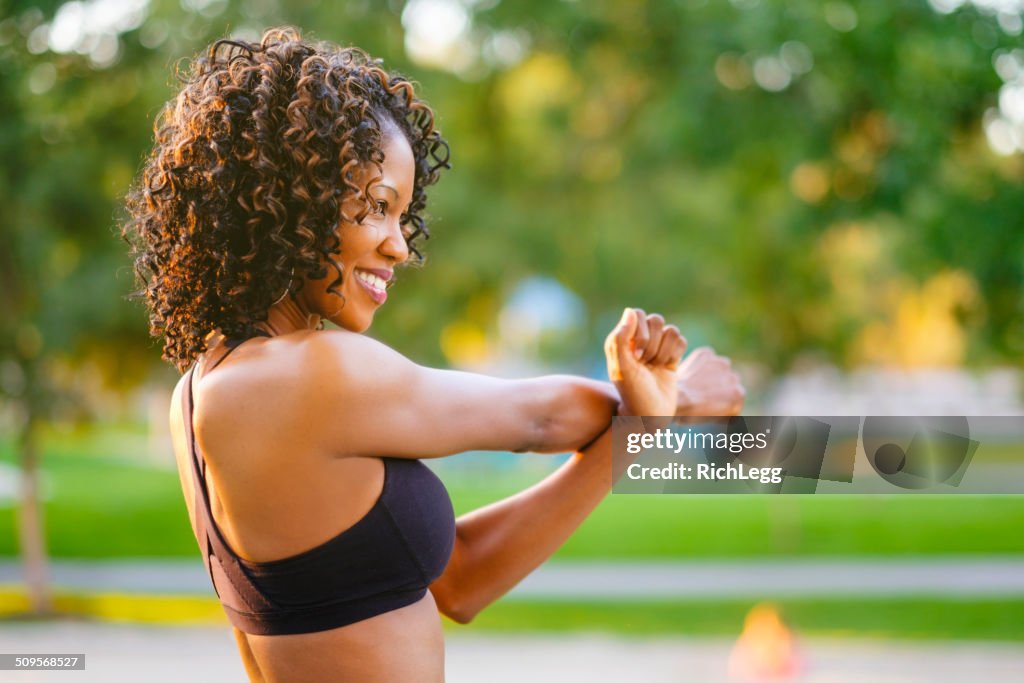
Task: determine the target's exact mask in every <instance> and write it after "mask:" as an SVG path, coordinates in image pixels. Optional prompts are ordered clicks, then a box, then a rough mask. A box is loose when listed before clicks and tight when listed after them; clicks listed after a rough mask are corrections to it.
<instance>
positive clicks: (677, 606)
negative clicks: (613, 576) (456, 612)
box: [453, 598, 1024, 641]
mask: <svg viewBox="0 0 1024 683" xmlns="http://www.w3.org/2000/svg"><path fill="white" fill-rule="evenodd" d="M772 604H774V605H775V606H776V607H778V608H779V610H780V612H781V613H782V616H783V618H784V619H785V620H786V622H787V623H788V624H789V625H790V626H791V627H793V628H794V629H795V630H796V632H797V633H798V634H801V635H815V636H838V637H850V636H854V637H876V638H884V639H892V638H904V639H955V640H1008V641H1022V640H1024V619H1021V614H1024V599H1014V600H1006V599H1000V600H982V601H978V600H970V601H955V600H907V599H890V598H885V599H868V600H864V599H803V600H780V601H774V602H773V603H772ZM753 605H754V603H753V602H751V601H749V600H714V601H699V602H692V601H659V602H656V603H655V602H636V601H632V602H625V601H623V602H609V603H604V602H601V603H593V602H591V603H579V602H571V603H554V602H518V601H499V602H497V603H495V604H494V605H492V606H490V607H488V608H487V609H486V610H484V611H483V612H481V613H480V615H479V616H477V618H476V619H475V620H474V621H473V622H472V623H471V624H470V626H469V627H459V628H470V629H473V630H483V631H505V632H507V631H532V632H538V631H539V632H545V631H548V632H583V631H598V632H608V633H615V634H625V635H637V636H649V635H667V634H678V635H700V636H715V635H721V636H736V635H738V634H739V632H740V630H741V628H742V625H743V619H744V616H745V615H746V614H747V612H748V611H749V610H750V608H751V607H753ZM453 628H454V627H453Z"/></svg>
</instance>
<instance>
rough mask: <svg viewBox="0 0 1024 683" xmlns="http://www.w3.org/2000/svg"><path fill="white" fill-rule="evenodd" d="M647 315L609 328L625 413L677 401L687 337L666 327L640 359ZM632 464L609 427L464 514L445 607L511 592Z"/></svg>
mask: <svg viewBox="0 0 1024 683" xmlns="http://www.w3.org/2000/svg"><path fill="white" fill-rule="evenodd" d="M642 321H643V316H642V314H639V313H638V312H636V311H631V310H630V309H627V310H626V312H625V313H624V315H623V319H622V320H621V321H620V323H619V325H618V326H617V327H616V328H615V330H613V331H612V333H611V334H609V335H608V339H607V340H606V342H605V354H606V356H607V358H608V370H609V375H610V376H611V377H612V380H613V381H614V382H615V385H616V388H618V389H619V393H620V394H621V396H622V398H623V402H622V412H624V413H625V414H630V415H665V414H666V413H667V412H671V410H672V407H673V406H674V405H675V401H676V400H677V399H676V394H677V392H678V389H677V388H676V385H675V378H674V373H675V370H676V366H677V365H678V363H679V360H680V358H681V357H682V355H683V351H684V350H685V343H684V342H683V340H682V338H681V337H680V336H679V331H678V330H677V329H675V328H674V327H671V326H669V327H666V328H665V329H664V330H660V329H659V330H658V331H657V334H656V335H652V339H651V342H652V343H654V344H656V346H657V348H658V350H657V352H656V353H654V354H647V355H641V356H639V358H638V357H637V356H636V355H635V354H634V350H635V346H636V344H635V335H636V330H637V327H638V322H642ZM627 419H632V420H638V419H639V418H627ZM640 428H641V429H642V428H643V427H642V425H641V426H640ZM626 464H627V463H625V462H615V463H614V466H615V468H616V471H613V459H612V433H611V429H610V427H609V428H606V429H605V430H604V431H603V433H602V434H601V435H600V437H598V438H597V440H595V441H594V442H593V443H591V444H590V445H588V446H586V447H585V448H584V449H583V450H582V451H579V452H577V453H575V454H574V455H573V456H572V457H571V458H570V459H569V461H568V462H566V463H565V464H564V465H563V466H562V467H560V468H559V469H558V470H556V471H555V472H554V473H553V474H551V475H550V476H548V477H546V478H545V479H544V480H543V481H541V482H540V483H538V484H536V485H534V486H532V487H530V488H528V489H526V490H525V491H522V492H521V493H518V494H516V495H514V496H511V497H510V498H506V499H504V500H501V501H498V502H496V503H494V504H492V505H488V506H487V507H484V508H481V509H479V510H475V511H473V512H471V513H469V514H466V515H463V516H462V517H460V518H459V519H458V520H457V522H456V541H455V548H454V550H453V553H452V557H451V560H450V561H449V563H448V567H447V568H446V569H445V571H444V574H442V575H441V577H440V578H439V579H438V580H437V581H435V582H434V583H433V584H432V585H431V587H430V589H431V592H433V594H434V599H435V601H436V602H437V604H438V608H439V609H440V610H441V611H442V612H443V613H444V614H446V615H448V616H449V617H451V618H452V619H454V620H455V621H458V622H460V623H466V622H468V621H470V620H471V619H472V618H473V617H474V616H476V614H477V613H478V612H480V610H482V609H483V608H484V607H486V606H487V605H489V604H490V603H492V602H494V601H495V600H497V599H498V598H499V597H501V596H502V595H504V594H505V593H506V592H508V591H509V590H510V589H511V588H512V587H513V586H515V585H516V584H517V583H519V582H520V581H521V580H522V579H523V578H524V577H526V576H527V575H528V574H529V573H530V572H532V571H533V570H534V569H536V568H537V567H538V566H540V564H541V563H543V562H544V561H545V560H546V559H547V558H548V557H550V556H551V555H552V553H554V552H555V551H556V550H557V549H558V548H559V546H561V545H562V543H564V542H565V540H566V539H567V538H568V537H569V536H570V535H571V534H572V532H573V531H575V530H576V529H577V527H579V525H580V524H581V523H582V522H583V520H584V519H586V518H587V515H589V514H590V512H591V511H592V510H593V509H594V508H595V507H596V506H597V504H598V503H599V502H600V501H601V499H602V498H604V497H605V496H606V495H607V494H608V493H609V492H610V491H611V488H612V483H613V482H614V480H615V479H616V478H617V477H618V476H619V475H620V474H621V470H622V468H624V467H625V465H626Z"/></svg>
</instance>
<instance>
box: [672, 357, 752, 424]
mask: <svg viewBox="0 0 1024 683" xmlns="http://www.w3.org/2000/svg"><path fill="white" fill-rule="evenodd" d="M676 385H677V386H678V388H679V399H678V405H677V406H676V411H675V415H676V416H677V417H690V416H696V417H704V416H710V415H738V414H739V412H740V410H742V409H743V399H744V397H745V396H746V392H745V391H744V389H743V384H742V383H741V382H740V378H739V375H737V374H736V371H735V370H733V369H732V363H731V362H729V359H728V358H726V357H724V356H719V355H718V354H717V353H715V351H714V349H712V348H711V347H710V346H702V347H700V348H699V349H697V350H695V351H694V352H693V353H691V354H690V355H689V356H688V357H687V358H686V360H684V361H683V362H682V364H680V366H679V369H678V370H677V371H676Z"/></svg>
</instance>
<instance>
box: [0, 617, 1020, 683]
mask: <svg viewBox="0 0 1024 683" xmlns="http://www.w3.org/2000/svg"><path fill="white" fill-rule="evenodd" d="M447 640H448V642H447V646H446V669H447V681H448V683H479V682H480V681H486V682H487V683H519V682H520V681H530V682H531V683H547V682H552V683H554V682H558V683H564V682H565V681H590V682H593V683H602V682H605V681H608V682H613V681H614V682H618V681H642V682H643V683H669V682H670V681H671V682H673V683H678V682H679V681H701V683H725V682H726V681H729V680H731V679H729V678H728V677H727V662H728V658H729V653H730V651H731V648H732V641H731V640H726V639H720V638H713V639H712V638H664V637H660V638H650V639H630V638H620V637H611V636H597V635H573V636H536V635H523V636H477V635H465V636H457V635H452V636H448V638H447ZM0 643H2V644H3V645H2V649H3V650H4V651H5V652H23V653H30V652H33V653H44V652H46V653H53V654H57V653H64V654H71V653H77V654H85V656H86V668H85V671H75V672H68V671H64V672H10V671H5V672H2V673H3V680H4V681H5V683H36V682H51V681H52V682H55V683H65V682H66V681H75V683H135V682H136V681H141V680H144V681H147V683H165V682H166V683H171V682H172V681H175V682H176V681H182V680H188V681H191V682H193V683H206V682H207V681H210V682H213V681H217V682H221V681H223V682H225V683H245V682H246V678H245V675H244V673H243V671H242V666H241V661H240V660H239V657H238V653H237V652H236V650H235V646H234V642H233V640H232V638H231V635H230V632H229V631H228V629H227V628H171V627H143V626H124V625H113V624H100V623H88V622H53V623H47V624H38V623H3V622H0ZM799 647H800V654H801V659H802V661H803V665H804V675H802V676H800V677H798V678H794V679H789V680H794V681H800V682H801V683H892V682H895V681H900V683H926V682H927V683H974V682H975V681H1016V680H1021V674H1022V672H1024V647H1021V646H1020V645H1012V644H1000V643H985V642H977V643H975V642H928V643H904V642H899V643H896V642H883V641H865V640H854V641H845V640H836V639H813V640H805V641H800V642H799Z"/></svg>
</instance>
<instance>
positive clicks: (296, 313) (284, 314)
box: [260, 292, 320, 336]
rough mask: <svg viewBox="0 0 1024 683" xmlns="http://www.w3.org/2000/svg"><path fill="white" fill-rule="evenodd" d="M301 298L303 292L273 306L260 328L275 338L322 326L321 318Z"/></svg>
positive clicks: (287, 297)
mask: <svg viewBox="0 0 1024 683" xmlns="http://www.w3.org/2000/svg"><path fill="white" fill-rule="evenodd" d="M300 297H301V292H300V293H299V295H298V296H295V295H290V296H286V297H285V298H284V299H282V300H281V301H279V302H278V303H276V304H274V305H273V306H271V307H270V310H269V311H267V320H266V322H263V323H261V324H260V326H261V327H262V328H264V329H265V330H267V331H268V332H270V333H271V334H273V335H274V336H277V335H282V334H288V333H290V332H297V331H299V330H315V329H317V328H318V327H319V326H320V316H319V315H318V314H316V313H313V312H311V311H310V310H309V308H308V307H307V306H306V305H304V303H303V302H302V301H301V298H300Z"/></svg>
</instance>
